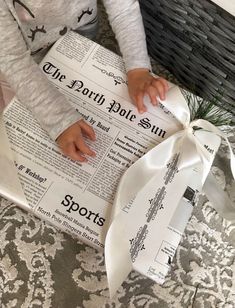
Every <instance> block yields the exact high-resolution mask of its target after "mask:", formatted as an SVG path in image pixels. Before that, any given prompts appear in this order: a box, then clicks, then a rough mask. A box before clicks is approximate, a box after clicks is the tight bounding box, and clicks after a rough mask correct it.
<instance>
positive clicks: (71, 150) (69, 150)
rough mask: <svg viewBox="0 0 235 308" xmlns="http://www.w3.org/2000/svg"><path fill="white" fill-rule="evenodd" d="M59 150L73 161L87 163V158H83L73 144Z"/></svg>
mask: <svg viewBox="0 0 235 308" xmlns="http://www.w3.org/2000/svg"><path fill="white" fill-rule="evenodd" d="M61 150H62V152H63V153H64V154H65V155H66V156H68V157H70V158H71V159H73V160H78V161H80V162H87V158H86V157H84V156H83V155H82V154H81V152H80V151H78V149H77V147H76V145H75V144H74V143H73V142H71V143H67V144H66V145H64V146H61Z"/></svg>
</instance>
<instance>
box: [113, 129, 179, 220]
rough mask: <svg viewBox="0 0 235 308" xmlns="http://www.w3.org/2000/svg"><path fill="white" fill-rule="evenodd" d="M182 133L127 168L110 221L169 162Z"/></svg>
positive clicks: (120, 183)
mask: <svg viewBox="0 0 235 308" xmlns="http://www.w3.org/2000/svg"><path fill="white" fill-rule="evenodd" d="M182 135H183V132H182V131H180V132H178V133H176V134H174V135H172V136H171V137H169V138H168V139H166V140H164V141H163V142H161V143H160V144H159V145H158V146H157V147H154V148H153V149H151V150H150V151H149V152H148V153H147V154H145V155H144V156H142V157H141V158H140V159H138V160H137V161H136V162H135V163H134V164H133V165H132V166H130V167H129V168H128V169H127V170H126V172H125V173H124V175H123V176H122V178H121V180H120V182H119V185H118V189H117V193H116V196H115V200H114V205H113V210H112V213H111V218H110V222H112V221H113V219H114V218H115V217H116V215H118V213H119V212H120V210H121V209H122V208H123V207H124V206H126V205H128V203H129V202H131V201H132V200H133V199H134V198H135V197H136V195H137V193H138V192H139V191H140V190H141V189H142V187H143V186H145V185H146V183H147V182H148V181H149V180H151V178H152V177H153V176H154V175H155V174H156V172H157V171H158V170H159V169H161V168H163V167H164V166H165V165H166V164H167V162H168V161H169V160H170V158H171V155H172V153H174V152H175V148H176V147H177V143H178V140H179V139H180V138H181V137H182Z"/></svg>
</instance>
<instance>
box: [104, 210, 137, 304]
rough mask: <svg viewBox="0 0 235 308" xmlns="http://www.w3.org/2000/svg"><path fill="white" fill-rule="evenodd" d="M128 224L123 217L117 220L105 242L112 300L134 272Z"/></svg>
mask: <svg viewBox="0 0 235 308" xmlns="http://www.w3.org/2000/svg"><path fill="white" fill-rule="evenodd" d="M125 226H126V223H125V222H122V216H121V217H120V215H119V217H118V219H115V220H114V221H113V223H112V225H111V226H110V228H109V231H108V234H107V236H106V240H105V265H106V271H107V278H108V286H109V294H110V298H112V297H113V296H114V295H115V293H116V291H117V290H118V288H119V287H120V286H121V284H122V283H123V281H124V280H125V279H126V278H127V276H128V274H129V273H130V271H131V270H132V262H131V258H130V253H129V243H128V240H127V236H126V234H125V230H124V228H125Z"/></svg>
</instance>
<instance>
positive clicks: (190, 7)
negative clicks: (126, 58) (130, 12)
mask: <svg viewBox="0 0 235 308" xmlns="http://www.w3.org/2000/svg"><path fill="white" fill-rule="evenodd" d="M231 1H233V0H231ZM139 2H140V6H141V11H142V14H143V19H144V25H145V29H146V35H147V43H148V49H149V53H150V55H151V56H152V58H153V59H155V60H156V61H157V62H159V63H160V64H162V65H163V66H164V67H165V68H167V69H168V70H169V71H170V72H172V73H173V74H174V75H175V77H176V78H177V79H178V80H179V82H180V83H181V84H182V85H183V86H185V87H186V88H187V89H189V90H191V91H192V92H194V93H196V94H197V95H199V96H201V97H204V98H206V99H211V98H212V97H215V96H219V97H220V96H222V97H221V98H220V100H219V101H218V104H219V105H220V106H221V107H223V108H224V109H226V110H229V111H230V112H232V113H233V114H235V17H233V16H232V15H230V14H229V13H227V12H226V11H224V10H223V9H222V8H220V7H218V6H217V5H215V4H214V3H213V2H210V1H207V0H139Z"/></svg>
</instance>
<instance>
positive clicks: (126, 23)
mask: <svg viewBox="0 0 235 308" xmlns="http://www.w3.org/2000/svg"><path fill="white" fill-rule="evenodd" d="M103 2H104V5H105V7H106V10H107V13H108V17H109V21H110V24H111V26H112V28H113V31H114V33H115V35H116V38H117V40H118V43H119V47H120V50H121V53H122V55H123V59H124V62H125V66H126V70H127V76H128V88H129V94H130V97H131V98H132V99H133V101H134V103H135V104H136V105H137V108H138V110H139V111H140V112H144V111H145V110H146V107H145V106H144V103H143V96H144V95H145V94H147V95H149V97H150V100H151V101H152V104H154V105H155V104H156V103H157V99H156V96H159V97H160V98H161V99H164V97H165V93H166V91H167V89H168V86H167V82H166V80H164V79H163V78H159V79H156V78H155V77H153V76H152V75H151V73H150V72H149V71H150V70H151V64H150V60H149V56H148V53H147V46H146V37H145V31H144V26H143V21H142V16H141V12H140V8H139V2H138V1H137V0H103Z"/></svg>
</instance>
